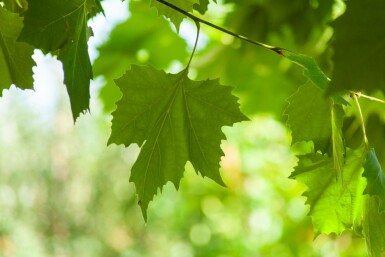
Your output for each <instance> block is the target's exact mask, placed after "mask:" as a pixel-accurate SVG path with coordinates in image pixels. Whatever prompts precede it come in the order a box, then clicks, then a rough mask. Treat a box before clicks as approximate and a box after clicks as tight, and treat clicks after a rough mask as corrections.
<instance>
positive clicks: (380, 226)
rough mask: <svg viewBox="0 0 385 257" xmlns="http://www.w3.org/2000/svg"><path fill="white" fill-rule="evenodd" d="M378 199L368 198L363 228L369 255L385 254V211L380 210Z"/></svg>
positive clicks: (378, 256)
mask: <svg viewBox="0 0 385 257" xmlns="http://www.w3.org/2000/svg"><path fill="white" fill-rule="evenodd" d="M378 200H379V199H378V198H376V197H369V196H367V198H366V205H365V216H364V220H363V228H364V235H365V240H366V245H367V247H368V254H369V257H383V256H385V212H381V213H380V212H378V208H379V203H378Z"/></svg>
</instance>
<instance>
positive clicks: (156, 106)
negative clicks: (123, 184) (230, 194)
mask: <svg viewBox="0 0 385 257" xmlns="http://www.w3.org/2000/svg"><path fill="white" fill-rule="evenodd" d="M116 84H117V85H118V86H119V88H120V90H121V91H122V93H123V97H122V99H121V100H120V101H119V102H118V103H117V109H116V111H115V112H113V114H112V115H113V120H112V133H111V137H110V139H109V142H108V143H109V144H111V143H115V144H124V145H126V146H128V145H130V144H138V145H139V146H141V151H140V154H139V157H138V159H137V161H136V162H135V164H134V166H133V167H132V171H131V172H132V174H131V178H130V180H131V181H133V182H134V183H135V185H136V190H137V194H138V196H139V203H140V205H141V208H142V212H143V216H144V217H145V219H146V210H147V207H148V204H149V202H150V201H151V200H152V198H153V196H154V195H155V194H156V193H157V190H158V189H162V187H163V186H164V185H165V184H166V183H167V182H168V181H171V182H172V183H173V184H174V185H175V187H176V188H178V186H179V182H180V180H181V178H182V176H183V171H184V166H185V164H186V162H187V161H190V162H191V163H192V165H193V167H194V169H195V170H196V172H197V173H198V172H199V173H200V174H201V175H202V176H207V177H209V178H211V179H213V180H214V181H216V182H217V183H219V184H221V185H223V182H222V179H221V177H220V175H219V172H218V169H219V161H220V157H221V156H222V155H223V152H222V150H221V148H220V143H221V140H223V139H225V136H224V134H223V132H222V131H221V128H222V127H223V126H231V125H232V124H233V123H235V122H240V121H243V120H247V118H246V117H245V116H244V115H243V114H242V113H241V112H240V111H239V106H238V103H237V98H236V97H235V96H233V95H232V94H231V90H232V88H231V87H225V86H221V85H220V84H219V82H218V80H205V81H192V80H189V79H188V78H187V70H183V71H182V72H180V73H178V74H166V73H165V72H164V71H159V70H156V69H154V68H152V67H142V66H136V65H134V66H132V68H131V70H129V71H127V73H126V74H125V75H124V76H123V77H121V78H120V79H118V80H116Z"/></svg>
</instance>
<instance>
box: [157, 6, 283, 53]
mask: <svg viewBox="0 0 385 257" xmlns="http://www.w3.org/2000/svg"><path fill="white" fill-rule="evenodd" d="M156 1H158V2H159V3H162V4H164V5H166V6H168V7H170V8H171V9H174V10H175V11H177V12H179V13H181V14H183V15H185V16H187V17H189V18H190V19H192V20H194V21H195V23H203V24H205V25H207V26H210V27H212V28H214V29H217V30H219V31H222V32H224V33H226V34H229V35H231V36H233V37H236V38H239V39H241V40H243V41H246V42H248V43H250V44H253V45H256V46H259V47H263V48H265V49H268V50H271V51H273V52H275V53H277V54H279V55H281V56H284V52H285V51H286V50H285V49H284V48H281V47H276V46H271V45H268V44H264V43H261V42H258V41H254V40H251V39H249V38H247V37H245V36H242V35H238V34H236V33H234V32H232V31H230V30H227V29H225V28H222V27H220V26H218V25H215V24H213V23H211V22H208V21H206V20H203V19H201V18H199V17H197V16H195V15H193V14H191V13H189V12H186V11H185V10H183V9H181V8H179V7H178V6H176V5H173V4H171V3H169V2H167V1H165V0H156Z"/></svg>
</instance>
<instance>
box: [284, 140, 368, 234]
mask: <svg viewBox="0 0 385 257" xmlns="http://www.w3.org/2000/svg"><path fill="white" fill-rule="evenodd" d="M364 158H365V154H364V149H363V147H361V148H360V149H357V150H354V151H353V150H349V151H348V152H347V157H346V164H345V166H344V170H343V173H344V180H343V181H342V180H337V179H336V171H335V169H334V164H333V159H332V158H330V157H328V156H326V155H321V154H318V153H316V154H310V155H306V156H300V157H299V162H298V166H297V167H296V168H295V170H294V172H293V173H292V175H291V176H290V177H291V178H295V179H297V180H298V181H299V182H302V183H304V184H305V185H306V186H307V187H308V190H307V191H306V192H305V193H304V196H306V197H307V201H306V203H307V204H309V205H310V212H309V215H310V216H311V217H312V220H313V224H314V230H315V234H316V236H317V235H319V234H320V233H326V234H329V233H336V234H341V233H342V232H343V231H344V230H345V229H351V228H353V225H354V223H355V222H354V221H355V220H360V218H359V217H360V216H361V213H360V211H361V210H362V208H361V205H362V204H363V198H364V197H363V195H362V191H363V187H364V186H363V185H364V184H365V181H364V180H363V179H362V177H361V174H362V161H363V159H364Z"/></svg>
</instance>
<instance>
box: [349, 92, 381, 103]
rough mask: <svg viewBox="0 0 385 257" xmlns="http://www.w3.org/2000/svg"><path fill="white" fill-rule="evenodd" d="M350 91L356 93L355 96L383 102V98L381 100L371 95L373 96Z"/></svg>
mask: <svg viewBox="0 0 385 257" xmlns="http://www.w3.org/2000/svg"><path fill="white" fill-rule="evenodd" d="M351 93H352V94H354V95H356V96H357V97H363V98H366V99H369V100H372V101H376V102H380V103H383V104H385V101H384V100H381V99H379V98H376V97H373V96H368V95H364V94H362V93H361V92H351Z"/></svg>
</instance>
